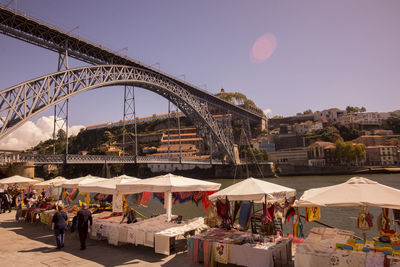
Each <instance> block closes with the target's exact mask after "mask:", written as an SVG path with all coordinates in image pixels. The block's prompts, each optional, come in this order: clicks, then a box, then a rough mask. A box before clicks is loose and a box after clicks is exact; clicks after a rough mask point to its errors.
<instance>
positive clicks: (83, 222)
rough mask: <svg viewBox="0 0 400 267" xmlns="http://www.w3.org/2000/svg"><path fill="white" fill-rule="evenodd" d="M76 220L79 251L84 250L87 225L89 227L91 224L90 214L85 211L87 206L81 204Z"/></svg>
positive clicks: (88, 211)
mask: <svg viewBox="0 0 400 267" xmlns="http://www.w3.org/2000/svg"><path fill="white" fill-rule="evenodd" d="M76 216H77V220H78V233H79V240H80V243H81V250H84V249H86V238H87V235H88V231H89V223H90V226H91V225H92V224H93V219H92V213H91V212H90V210H88V209H87V204H86V203H85V202H84V203H82V209H81V210H80V211H78V214H77V215H76Z"/></svg>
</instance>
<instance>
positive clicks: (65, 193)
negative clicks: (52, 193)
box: [61, 188, 67, 200]
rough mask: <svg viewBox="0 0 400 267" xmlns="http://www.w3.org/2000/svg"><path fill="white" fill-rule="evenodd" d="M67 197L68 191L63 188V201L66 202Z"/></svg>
mask: <svg viewBox="0 0 400 267" xmlns="http://www.w3.org/2000/svg"><path fill="white" fill-rule="evenodd" d="M66 197H67V189H65V188H63V191H62V193H61V200H64V199H65V198H66Z"/></svg>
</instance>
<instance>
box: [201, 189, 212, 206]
mask: <svg viewBox="0 0 400 267" xmlns="http://www.w3.org/2000/svg"><path fill="white" fill-rule="evenodd" d="M212 192H215V191H205V192H202V196H201V203H203V209H204V210H208V208H209V207H210V204H211V201H210V200H209V199H208V196H209V195H211V194H213V193H212Z"/></svg>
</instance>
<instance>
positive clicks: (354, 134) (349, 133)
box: [335, 125, 361, 141]
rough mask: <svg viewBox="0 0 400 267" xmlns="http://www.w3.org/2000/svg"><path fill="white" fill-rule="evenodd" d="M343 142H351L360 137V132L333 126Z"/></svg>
mask: <svg viewBox="0 0 400 267" xmlns="http://www.w3.org/2000/svg"><path fill="white" fill-rule="evenodd" d="M335 127H336V129H338V131H339V134H340V136H341V137H342V138H343V140H344V141H351V140H354V139H356V138H358V137H360V136H361V132H360V131H359V130H357V129H355V128H353V127H350V126H346V125H335Z"/></svg>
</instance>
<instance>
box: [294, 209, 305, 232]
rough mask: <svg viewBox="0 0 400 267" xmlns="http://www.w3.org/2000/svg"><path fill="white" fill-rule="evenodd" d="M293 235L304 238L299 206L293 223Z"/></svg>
mask: <svg viewBox="0 0 400 267" xmlns="http://www.w3.org/2000/svg"><path fill="white" fill-rule="evenodd" d="M293 236H294V237H300V238H304V233H303V223H302V222H301V218H300V214H299V209H298V208H296V221H295V222H294V223H293Z"/></svg>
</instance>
